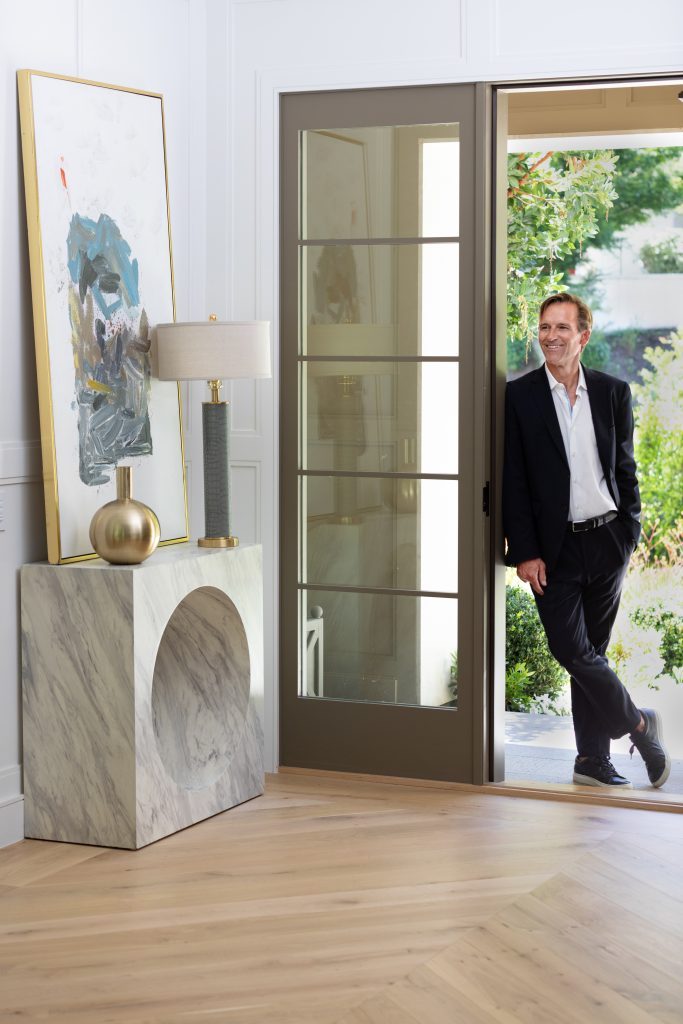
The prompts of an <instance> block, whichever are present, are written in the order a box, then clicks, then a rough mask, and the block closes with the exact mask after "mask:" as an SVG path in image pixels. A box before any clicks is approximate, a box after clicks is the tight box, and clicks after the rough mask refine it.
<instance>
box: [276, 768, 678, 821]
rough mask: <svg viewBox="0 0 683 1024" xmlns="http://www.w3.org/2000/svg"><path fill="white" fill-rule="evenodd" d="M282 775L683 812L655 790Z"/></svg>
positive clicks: (296, 771)
mask: <svg viewBox="0 0 683 1024" xmlns="http://www.w3.org/2000/svg"><path fill="white" fill-rule="evenodd" d="M278 774H279V775H305V776H309V777H314V776H315V777H318V778H321V779H338V780H343V781H348V782H375V783H378V784H381V785H388V786H412V787H417V788H420V789H447V790H451V791H453V792H461V793H473V794H474V793H476V794H479V795H481V794H485V795H491V796H510V797H515V796H516V797H526V799H527V800H559V801H564V802H566V803H587V804H595V805H598V806H600V805H601V806H607V807H627V808H628V809H629V810H636V811H668V812H669V813H673V814H681V813H683V797H681V795H680V794H677V793H663V792H662V791H661V790H653V791H652V795H651V796H650V795H649V794H648V795H646V794H645V792H644V791H641V790H633V789H630V790H620V792H619V793H618V794H616V793H611V792H604V791H603V790H601V789H598V788H597V787H592V786H575V785H573V784H571V783H559V782H517V781H510V782H485V783H483V784H482V785H475V784H474V783H470V782H447V781H445V780H442V779H413V778H402V777H400V776H398V775H372V774H368V773H365V772H345V771H331V770H330V769H327V768H297V767H292V766H287V765H281V766H280V767H279V768H278Z"/></svg>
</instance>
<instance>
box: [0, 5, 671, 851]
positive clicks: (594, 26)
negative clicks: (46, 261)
mask: <svg viewBox="0 0 683 1024" xmlns="http://www.w3.org/2000/svg"><path fill="white" fill-rule="evenodd" d="M641 12H642V4H641V2H640V0H628V2H627V0H599V2H597V3H596V2H595V0H574V3H573V4H572V7H571V14H570V18H568V17H567V13H566V12H565V10H564V8H560V7H555V8H553V7H552V6H551V5H548V4H547V2H545V0H517V2H515V3H512V2H511V0H420V2H414V0H346V2H345V3H344V4H343V5H339V3H338V2H337V0H118V3H117V4H115V5H114V6H112V5H111V4H105V3H104V2H102V0H63V2H62V3H60V4H57V3H55V2H54V0H0V25H1V26H2V32H1V33H0V68H1V72H2V78H1V84H0V89H1V96H2V103H1V107H0V111H1V112H0V132H1V138H0V144H1V149H0V152H1V154H2V155H1V157H0V161H1V162H0V168H1V170H0V204H1V206H0V209H1V211H2V232H1V233H0V303H1V305H0V322H1V323H2V331H1V332H0V514H1V515H2V519H1V520H0V597H1V599H2V606H1V609H2V616H1V617H0V845H1V844H2V843H3V842H4V843H7V842H13V841H15V840H17V839H19V838H21V835H22V831H23V830H22V813H21V770H20V764H21V743H20V718H19V716H20V711H19V694H20V676H19V621H18V582H17V568H18V566H19V565H21V564H22V563H23V562H25V561H34V560H37V559H39V558H41V557H43V556H44V552H45V538H44V529H43V504H42V488H41V485H40V483H39V475H40V458H39V451H40V449H39V443H38V439H39V432H38V421H37V415H36V383H35V363H34V357H33V334H32V324H31V309H30V290H29V281H28V260H27V252H26V231H25V223H24V216H23V194H22V183H21V172H20V153H19V141H18V129H17V109H16V108H17V104H16V82H15V73H16V70H17V69H18V68H23V67H32V68H35V69H38V70H45V71H54V72H58V73H62V74H68V75H74V76H79V77H83V78H91V79H96V80H99V81H105V82H112V83H120V84H124V85H129V86H139V87H141V88H144V89H150V90H153V91H158V92H162V93H163V94H164V96H165V108H166V110H165V112H166V128H167V140H168V158H169V179H170V188H171V216H172V229H173V241H174V257H175V279H176V298H177V312H178V316H179V318H181V319H184V318H190V319H195V318H201V317H203V316H204V315H206V313H207V312H209V311H211V312H216V313H217V314H218V315H219V316H226V317H230V318H250V317H258V318H264V319H272V320H273V322H274V323H276V322H277V316H278V305H277V280H278V262H277V243H278V220H277V218H278V208H277V191H278V178H277V168H278V138H277V128H278V99H279V94H280V92H281V91H296V90H307V89H327V88H332V87H335V88H353V87H360V86H372V85H376V86H387V85H409V84H418V83H427V82H441V81H451V82H457V81H475V80H482V79H489V80H499V81H504V80H513V79H532V78H539V79H542V78H546V77H557V76H561V75H572V74H577V75H578V74H582V73H588V74H620V73H621V74H629V73H636V72H638V71H671V72H676V71H678V72H680V71H681V70H682V69H683V45H682V44H683V5H681V4H680V2H679V0H650V3H649V4H648V7H647V17H644V16H643V14H642V13H641ZM570 22H571V24H570ZM277 352H278V347H277V335H276V345H275V370H276V372H277ZM193 397H194V398H197V397H198V395H194V396H193ZM188 411H189V418H188V417H187V416H186V426H187V427H188V437H187V452H188V461H189V462H190V466H189V478H190V507H191V519H192V525H191V532H192V534H193V535H196V534H197V533H198V532H199V530H200V529H201V514H202V511H201V472H198V473H197V472H193V470H194V467H195V466H196V467H198V468H199V469H201V458H200V452H201V438H200V436H199V432H200V430H198V426H197V424H198V415H199V406H198V402H197V401H193V402H192V403H191V404H190V406H189V410H188ZM277 419H278V409H277V388H276V380H274V381H273V382H260V383H259V384H258V385H253V384H251V383H248V382H244V383H240V385H239V386H238V387H235V388H234V391H233V424H234V427H235V436H234V438H233V457H234V462H235V474H234V488H235V492H236V494H235V520H236V525H235V529H236V532H237V533H238V535H240V537H241V539H242V540H243V541H246V540H262V541H263V544H264V565H265V573H266V580H265V594H266V607H265V612H266V646H267V651H266V659H267V660H266V686H267V692H266V702H267V703H266V723H265V725H266V743H267V752H266V754H267V756H266V763H267V765H268V766H269V767H270V768H274V767H275V766H276V765H277V742H276V723H277V700H276V685H275V681H276V652H277V621H276V608H277V600H276V594H277V571H276V567H277V501H276V498H277V451H278V449H277V444H278V440H277ZM198 458H199V461H198ZM3 527H4V528H3Z"/></svg>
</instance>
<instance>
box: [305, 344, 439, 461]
mask: <svg viewBox="0 0 683 1024" xmlns="http://www.w3.org/2000/svg"><path fill="white" fill-rule="evenodd" d="M302 372H303V373H304V374H305V376H306V380H305V381H303V382H302V386H301V396H302V403H303V407H304V408H305V410H306V421H305V423H306V445H305V446H304V445H302V446H301V451H302V456H303V460H304V462H303V465H302V466H301V468H302V469H309V470H332V471H339V470H343V471H345V472H351V473H430V474H431V473H439V474H442V473H447V474H452V475H455V474H457V472H458V364H457V363H455V362H451V363H445V362H438V363H437V362H434V363H421V362H400V363H397V362H362V363H354V362H351V361H349V360H338V361H337V360H335V361H327V360H325V361H316V360H310V361H308V362H306V363H303V364H302ZM301 422H302V423H303V422H304V420H303V416H302V418H301Z"/></svg>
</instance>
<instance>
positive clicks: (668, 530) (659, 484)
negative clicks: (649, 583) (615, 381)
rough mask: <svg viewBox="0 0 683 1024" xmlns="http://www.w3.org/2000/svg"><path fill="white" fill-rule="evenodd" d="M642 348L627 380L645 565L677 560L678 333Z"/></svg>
mask: <svg viewBox="0 0 683 1024" xmlns="http://www.w3.org/2000/svg"><path fill="white" fill-rule="evenodd" d="M662 342H663V344H661V345H660V346H658V347H656V348H654V347H648V348H646V349H645V352H644V356H645V360H646V364H647V365H646V367H645V369H643V370H641V374H640V381H639V382H638V383H636V384H634V385H633V394H634V398H635V401H636V432H635V456H636V463H637V466H638V482H639V484H640V497H641V501H642V506H643V521H642V527H643V529H642V538H641V543H640V548H639V552H640V558H641V559H642V560H644V562H645V563H646V564H648V565H653V566H654V565H667V564H669V565H670V564H676V563H680V562H681V561H683V546H682V544H681V538H682V537H683V483H682V481H683V429H682V428H683V334H672V335H671V336H670V337H669V338H663V339H662Z"/></svg>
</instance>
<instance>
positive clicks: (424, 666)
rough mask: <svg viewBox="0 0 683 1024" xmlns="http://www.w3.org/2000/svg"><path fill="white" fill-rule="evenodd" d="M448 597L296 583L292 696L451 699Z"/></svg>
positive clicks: (429, 702)
mask: <svg viewBox="0 0 683 1024" xmlns="http://www.w3.org/2000/svg"><path fill="white" fill-rule="evenodd" d="M457 606H458V602H457V600H456V599H455V598H435V597H406V596H403V595H393V594H392V595H386V594H362V593H361V594H358V593H349V592H348V591H326V590H303V591H300V609H299V614H300V621H301V625H302V636H303V645H302V646H303V649H304V652H305V653H304V657H303V658H302V659H301V663H300V665H301V668H300V690H299V692H300V696H302V697H318V698H324V699H326V700H352V701H366V702H373V703H388V704H410V705H419V706H423V707H450V708H453V707H457V686H458V682H457V649H458V645H457V621H458V617H457Z"/></svg>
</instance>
